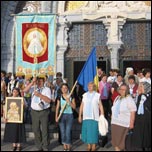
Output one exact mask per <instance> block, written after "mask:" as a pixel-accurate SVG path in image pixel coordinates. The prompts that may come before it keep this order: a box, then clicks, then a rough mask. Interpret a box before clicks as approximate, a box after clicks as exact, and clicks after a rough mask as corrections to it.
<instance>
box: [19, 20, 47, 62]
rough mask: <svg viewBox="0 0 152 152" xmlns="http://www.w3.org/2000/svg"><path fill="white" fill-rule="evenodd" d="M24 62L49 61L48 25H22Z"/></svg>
mask: <svg viewBox="0 0 152 152" xmlns="http://www.w3.org/2000/svg"><path fill="white" fill-rule="evenodd" d="M22 51H23V53H22V55H23V61H26V62H30V63H40V62H43V61H48V23H23V24H22Z"/></svg>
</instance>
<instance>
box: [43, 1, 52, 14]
mask: <svg viewBox="0 0 152 152" xmlns="http://www.w3.org/2000/svg"><path fill="white" fill-rule="evenodd" d="M51 5H52V1H41V12H42V13H50V12H51Z"/></svg>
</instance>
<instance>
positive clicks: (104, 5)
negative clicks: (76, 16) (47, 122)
mask: <svg viewBox="0 0 152 152" xmlns="http://www.w3.org/2000/svg"><path fill="white" fill-rule="evenodd" d="M79 11H81V12H82V15H83V19H93V20H94V19H98V18H101V17H107V16H111V14H113V13H115V14H117V16H121V17H124V18H131V19H138V18H145V13H146V12H151V6H150V5H146V3H145V2H144V1H86V3H85V5H83V6H82V7H81V8H80V9H79ZM132 14H136V15H132Z"/></svg>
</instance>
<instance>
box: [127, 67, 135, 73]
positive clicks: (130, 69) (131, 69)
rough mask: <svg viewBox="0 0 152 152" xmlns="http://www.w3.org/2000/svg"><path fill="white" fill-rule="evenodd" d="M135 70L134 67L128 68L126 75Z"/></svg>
mask: <svg viewBox="0 0 152 152" xmlns="http://www.w3.org/2000/svg"><path fill="white" fill-rule="evenodd" d="M133 70H134V69H133V68H132V67H128V68H126V74H128V73H129V72H130V71H133Z"/></svg>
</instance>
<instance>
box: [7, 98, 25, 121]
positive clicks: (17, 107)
mask: <svg viewBox="0 0 152 152" xmlns="http://www.w3.org/2000/svg"><path fill="white" fill-rule="evenodd" d="M5 106H6V112H5V118H6V119H7V122H9V123H22V122H23V98H22V97H6V105H5Z"/></svg>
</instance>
